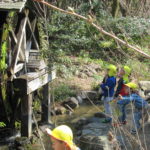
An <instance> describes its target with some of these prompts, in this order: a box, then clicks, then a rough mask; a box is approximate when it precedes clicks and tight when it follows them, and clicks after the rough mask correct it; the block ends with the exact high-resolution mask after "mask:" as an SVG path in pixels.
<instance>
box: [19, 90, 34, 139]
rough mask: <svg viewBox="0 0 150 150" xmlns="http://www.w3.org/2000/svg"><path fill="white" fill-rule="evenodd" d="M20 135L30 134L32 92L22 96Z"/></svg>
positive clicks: (28, 135)
mask: <svg viewBox="0 0 150 150" xmlns="http://www.w3.org/2000/svg"><path fill="white" fill-rule="evenodd" d="M21 115H22V116H21V136H26V137H30V136H31V135H32V93H30V94H28V95H27V94H26V93H25V95H24V96H23V98H22V101H21Z"/></svg>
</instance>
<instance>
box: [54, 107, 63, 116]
mask: <svg viewBox="0 0 150 150" xmlns="http://www.w3.org/2000/svg"><path fill="white" fill-rule="evenodd" d="M54 112H55V115H63V114H65V113H66V108H65V107H63V106H56V107H55V108H54Z"/></svg>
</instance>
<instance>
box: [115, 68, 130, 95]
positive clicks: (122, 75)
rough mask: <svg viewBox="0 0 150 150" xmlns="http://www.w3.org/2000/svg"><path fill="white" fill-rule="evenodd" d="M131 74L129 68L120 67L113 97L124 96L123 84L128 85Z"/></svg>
mask: <svg viewBox="0 0 150 150" xmlns="http://www.w3.org/2000/svg"><path fill="white" fill-rule="evenodd" d="M130 74H131V68H130V67H129V66H124V67H122V68H121V69H120V70H119V72H118V77H119V80H118V83H117V88H116V92H115V95H114V96H115V97H117V96H119V95H121V96H125V95H126V93H125V92H124V87H125V84H127V83H129V76H130Z"/></svg>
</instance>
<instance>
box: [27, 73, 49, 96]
mask: <svg viewBox="0 0 150 150" xmlns="http://www.w3.org/2000/svg"><path fill="white" fill-rule="evenodd" d="M50 81H51V74H48V73H46V74H44V75H43V76H41V77H39V78H36V79H34V80H32V81H30V82H28V85H27V94H29V93H31V92H33V91H35V90H37V89H39V88H41V87H42V86H43V85H45V84H47V83H48V82H50Z"/></svg>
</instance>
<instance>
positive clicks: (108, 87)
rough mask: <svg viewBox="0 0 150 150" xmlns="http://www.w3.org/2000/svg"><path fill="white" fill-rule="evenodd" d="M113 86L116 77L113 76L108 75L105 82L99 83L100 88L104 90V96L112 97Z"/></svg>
mask: <svg viewBox="0 0 150 150" xmlns="http://www.w3.org/2000/svg"><path fill="white" fill-rule="evenodd" d="M115 86H116V78H115V77H108V78H107V79H106V82H105V83H102V84H101V85H100V87H101V88H102V90H103V92H104V93H103V95H104V96H105V97H112V96H113V95H114V89H115Z"/></svg>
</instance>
